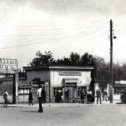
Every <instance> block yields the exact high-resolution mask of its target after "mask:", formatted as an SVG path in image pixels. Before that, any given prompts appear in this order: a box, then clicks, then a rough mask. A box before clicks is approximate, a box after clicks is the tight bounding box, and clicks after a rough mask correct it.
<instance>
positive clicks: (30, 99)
mask: <svg viewBox="0 0 126 126" xmlns="http://www.w3.org/2000/svg"><path fill="white" fill-rule="evenodd" d="M30 104H32V105H33V96H32V91H31V89H30V91H29V105H30Z"/></svg>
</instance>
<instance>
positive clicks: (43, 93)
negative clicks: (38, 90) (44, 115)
mask: <svg viewBox="0 0 126 126" xmlns="http://www.w3.org/2000/svg"><path fill="white" fill-rule="evenodd" d="M42 103H46V91H45V87H44V86H42Z"/></svg>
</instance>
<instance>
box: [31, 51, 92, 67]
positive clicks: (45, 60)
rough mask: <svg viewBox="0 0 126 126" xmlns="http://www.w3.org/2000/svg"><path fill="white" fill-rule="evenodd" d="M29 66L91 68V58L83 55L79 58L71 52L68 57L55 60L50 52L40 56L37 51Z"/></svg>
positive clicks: (88, 55) (86, 54)
mask: <svg viewBox="0 0 126 126" xmlns="http://www.w3.org/2000/svg"><path fill="white" fill-rule="evenodd" d="M30 65H31V66H34V67H37V66H49V65H64V66H68V65H69V66H93V65H94V64H93V56H92V55H90V54H88V53H85V54H83V55H82V56H80V55H79V54H78V53H74V52H72V53H71V54H70V56H69V57H63V58H62V59H57V60H55V59H54V58H53V55H52V52H50V51H48V52H45V53H44V54H42V53H41V52H40V51H37V53H36V57H35V58H34V59H33V60H32V62H31V63H30Z"/></svg>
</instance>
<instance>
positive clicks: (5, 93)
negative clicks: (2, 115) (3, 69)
mask: <svg viewBox="0 0 126 126" xmlns="http://www.w3.org/2000/svg"><path fill="white" fill-rule="evenodd" d="M3 99H4V103H5V107H7V103H8V92H7V90H4V94H3Z"/></svg>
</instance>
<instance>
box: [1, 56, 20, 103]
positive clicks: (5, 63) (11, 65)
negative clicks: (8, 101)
mask: <svg viewBox="0 0 126 126" xmlns="http://www.w3.org/2000/svg"><path fill="white" fill-rule="evenodd" d="M17 70H18V60H17V59H8V58H0V75H12V76H13V86H12V87H13V89H12V102H13V103H16V96H17V94H18V93H17V87H18V80H17V74H18V73H17V72H16V71H17ZM5 81H6V80H5ZM6 86H8V84H6Z"/></svg>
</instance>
